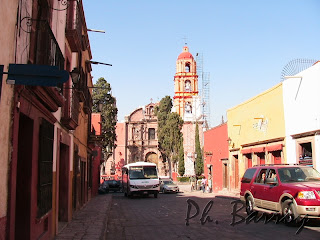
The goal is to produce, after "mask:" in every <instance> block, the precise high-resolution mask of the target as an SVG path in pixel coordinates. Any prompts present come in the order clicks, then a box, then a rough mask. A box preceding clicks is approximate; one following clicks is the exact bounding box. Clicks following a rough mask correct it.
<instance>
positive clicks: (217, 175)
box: [203, 123, 229, 192]
mask: <svg viewBox="0 0 320 240" xmlns="http://www.w3.org/2000/svg"><path fill="white" fill-rule="evenodd" d="M203 134H204V146H203V153H204V175H205V177H206V178H207V180H208V187H209V188H210V189H211V191H212V192H218V191H221V190H223V189H228V187H229V175H228V171H229V149H228V127H227V123H222V124H220V125H218V126H216V127H214V128H211V129H209V130H207V131H205V132H204V133H203Z"/></svg>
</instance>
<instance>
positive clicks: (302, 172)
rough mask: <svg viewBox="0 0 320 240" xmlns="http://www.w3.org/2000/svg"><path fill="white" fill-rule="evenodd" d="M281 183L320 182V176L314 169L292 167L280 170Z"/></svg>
mask: <svg viewBox="0 0 320 240" xmlns="http://www.w3.org/2000/svg"><path fill="white" fill-rule="evenodd" d="M278 172H279V177H280V180H281V182H284V183H285V182H308V181H320V174H319V173H318V172H317V171H316V170H315V169H314V168H312V167H291V168H281V169H279V170H278Z"/></svg>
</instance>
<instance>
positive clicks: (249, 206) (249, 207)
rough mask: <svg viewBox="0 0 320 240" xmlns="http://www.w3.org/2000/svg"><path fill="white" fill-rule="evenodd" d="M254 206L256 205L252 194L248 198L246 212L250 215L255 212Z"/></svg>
mask: <svg viewBox="0 0 320 240" xmlns="http://www.w3.org/2000/svg"><path fill="white" fill-rule="evenodd" d="M253 207H254V203H253V199H252V197H251V196H249V197H247V198H246V212H247V214H248V215H250V214H251V213H252V212H253Z"/></svg>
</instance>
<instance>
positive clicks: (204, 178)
mask: <svg viewBox="0 0 320 240" xmlns="http://www.w3.org/2000/svg"><path fill="white" fill-rule="evenodd" d="M206 185H207V179H206V177H203V178H202V180H201V187H202V192H203V193H204V192H205V191H206Z"/></svg>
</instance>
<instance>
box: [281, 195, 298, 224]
mask: <svg viewBox="0 0 320 240" xmlns="http://www.w3.org/2000/svg"><path fill="white" fill-rule="evenodd" d="M282 214H283V216H284V223H285V224H286V225H292V226H295V225H297V222H299V221H296V218H297V217H298V215H297V213H296V209H295V207H294V204H293V201H292V200H290V199H288V200H286V201H284V202H283V204H282Z"/></svg>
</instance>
